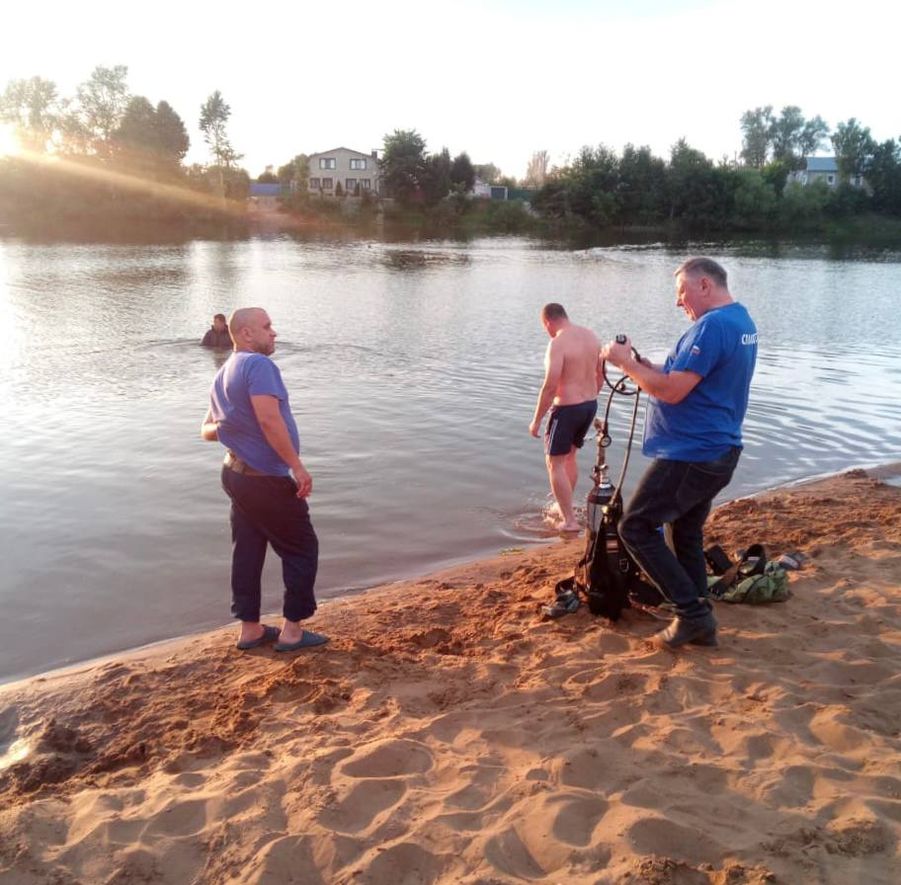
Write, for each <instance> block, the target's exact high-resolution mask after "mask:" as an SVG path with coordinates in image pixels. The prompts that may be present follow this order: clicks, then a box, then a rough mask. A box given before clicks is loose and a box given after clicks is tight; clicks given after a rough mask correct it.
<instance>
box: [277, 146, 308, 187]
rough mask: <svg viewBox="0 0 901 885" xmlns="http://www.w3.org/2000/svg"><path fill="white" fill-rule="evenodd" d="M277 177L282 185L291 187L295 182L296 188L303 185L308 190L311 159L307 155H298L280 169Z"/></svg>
mask: <svg viewBox="0 0 901 885" xmlns="http://www.w3.org/2000/svg"><path fill="white" fill-rule="evenodd" d="M277 175H278V180H279V181H280V182H281V183H282V184H286V185H290V184H291V183H292V182H295V186H296V185H302V186H303V187H304V188H306V184H307V180H308V179H309V177H310V161H309V158H308V157H307V155H306V154H297V155H296V156H295V157H294V159H293V160H290V161H289V162H287V163H285V165H284V166H279V167H278V173H277Z"/></svg>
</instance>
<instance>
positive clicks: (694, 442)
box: [642, 301, 757, 462]
mask: <svg viewBox="0 0 901 885" xmlns="http://www.w3.org/2000/svg"><path fill="white" fill-rule="evenodd" d="M756 361H757V327H756V326H755V325H754V321H753V320H752V319H751V316H750V314H749V313H748V311H747V309H746V308H745V307H744V305H742V304H739V303H738V302H737V301H735V302H732V303H731V304H726V305H724V306H723V307H717V308H714V309H713V310H709V311H707V313H705V314H704V315H703V316H701V317H699V318H698V320H697V321H696V322H695V323H694V324H693V325H692V326H691V328H689V329H688V331H686V333H685V334H684V335H683V336H682V337H681V338H680V339H679V342H678V344H676V347H675V349H674V350H673V352H672V353H671V354H670V355H669V356H668V357H667V358H666V363H665V364H664V366H663V371H664V372H673V371H676V372H695V373H697V374H698V375H700V376H701V380H700V381H699V382H698V383H697V385H696V386H695V387H694V389H693V390H692V391H691V393H689V394H688V396H686V397H685V399H683V400H682V402H680V403H676V404H675V405H669V404H667V403H663V402H660V401H659V400H658V399H656V398H655V397H651V398H650V400H649V402H648V410H647V415H646V417H645V424H644V443H643V445H642V451H643V452H644V454H645V455H647V456H648V457H651V458H667V459H669V460H671V461H695V462H697V461H713V460H715V459H716V458H720V457H722V456H723V455H725V454H726V452H728V450H729V448H730V447H731V446H739V447H740V446H741V424H742V421H743V420H744V417H745V412H746V411H747V409H748V391H749V389H750V387H751V376H752V375H753V374H754V365H755V363H756Z"/></svg>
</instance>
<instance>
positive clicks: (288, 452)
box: [200, 307, 327, 651]
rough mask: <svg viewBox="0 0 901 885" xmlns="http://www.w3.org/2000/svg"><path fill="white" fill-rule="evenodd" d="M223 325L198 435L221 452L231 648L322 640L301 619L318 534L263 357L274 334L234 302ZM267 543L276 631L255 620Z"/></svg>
mask: <svg viewBox="0 0 901 885" xmlns="http://www.w3.org/2000/svg"><path fill="white" fill-rule="evenodd" d="M228 328H229V333H230V334H231V338H232V341H233V342H234V353H233V354H232V355H231V356H230V357H229V358H228V360H227V361H226V363H225V364H224V365H223V366H222V368H221V369H219V372H218V374H217V375H216V378H215V380H214V381H213V386H212V388H211V389H210V407H209V409H208V410H207V413H206V417H205V418H204V420H203V425H202V426H201V429H200V435H201V436H202V437H203V439H205V440H209V441H219V442H221V443H222V444H223V445H224V446H225V448H226V450H227V451H226V455H225V461H224V463H223V466H222V487H223V489H224V490H225V492H226V494H227V495H228V496H229V498H230V499H231V526H232V542H233V547H232V614H233V615H234V616H235V617H236V618H238V620H240V621H241V633H240V635H239V637H238V648H239V649H242V650H246V649H251V648H257V647H258V646H261V645H263V644H265V643H269V642H273V643H275V650H276V651H297V650H299V649H301V648H308V647H311V646H314V645H322V644H323V643H324V642H326V641H327V639H326V637H325V636H322V635H320V634H318V633H314V632H312V631H311V630H304V629H303V628H302V627H301V621H302V620H305V619H306V618H309V617H311V616H312V615H313V613H314V612H315V611H316V598H315V596H314V595H313V585H314V583H315V581H316V571H317V567H318V562H319V541H318V539H317V538H316V532H315V531H314V530H313V526H312V524H311V522H310V512H309V508H308V506H307V501H306V499H307V496H308V495H309V494H310V492H311V491H312V490H313V478H312V477H311V476H310V474H309V473H308V472H307V469H306V467H304V465H303V462H302V461H301V460H300V437H299V434H298V432H297V424H296V423H295V421H294V416H293V415H292V414H291V407H290V405H289V404H288V391H287V390H286V389H285V384H284V382H283V381H282V376H281V372H279V370H278V366H276V365H275V363H273V362H272V360H271V359H269V356H270V354H272V353H274V352H275V339H276V332H275V329H273V328H272V321H271V320H270V319H269V315H268V314H267V313H266V311H265V310H262V309H261V308H259V307H245V308H241V309H239V310H236V311H235V312H234V313H233V314H232V315H231V317H230V318H229V321H228ZM269 545H271V546H272V549H273V550H275V552H276V553H277V554H278V555H279V557H280V558H281V560H282V574H283V576H284V582H285V595H284V605H283V609H282V611H283V615H284V623H283V624H282V627H281V630H279V629H278V628H277V627H274V626H266V625H263V624H261V623H260V606H261V587H260V582H261V577H262V572H263V562H264V561H265V558H266V548H267V546H269Z"/></svg>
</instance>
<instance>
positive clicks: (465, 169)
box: [450, 151, 476, 194]
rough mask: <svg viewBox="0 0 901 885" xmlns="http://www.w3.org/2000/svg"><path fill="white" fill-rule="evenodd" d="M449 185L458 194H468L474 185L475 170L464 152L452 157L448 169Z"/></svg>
mask: <svg viewBox="0 0 901 885" xmlns="http://www.w3.org/2000/svg"><path fill="white" fill-rule="evenodd" d="M450 179H451V184H452V185H453V187H454V190H456V191H457V192H458V193H464V194H468V193H469V192H470V191H471V190H472V188H473V186H474V185H475V183H476V170H475V167H474V166H473V165H472V160H470V159H469V154H467V153H466V152H465V151H464V152H463V153H461V154H457V156H456V157H454V162H453V163H451V169H450Z"/></svg>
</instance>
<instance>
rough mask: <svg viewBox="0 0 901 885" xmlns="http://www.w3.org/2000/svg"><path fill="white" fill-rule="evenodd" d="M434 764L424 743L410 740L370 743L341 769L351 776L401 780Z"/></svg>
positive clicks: (343, 772)
mask: <svg viewBox="0 0 901 885" xmlns="http://www.w3.org/2000/svg"><path fill="white" fill-rule="evenodd" d="M433 764H434V760H433V758H432V754H431V752H429V750H428V749H427V748H426V747H424V746H423V745H422V744H418V743H415V742H414V741H407V740H385V741H380V742H377V743H375V744H369V745H367V746H366V747H364V748H363V749H362V750H361V751H360V752H358V753H355V754H354V755H353V756H352V757H351V758H350V759H349V760H348V761H347V762H345V763H343V764H342V765H341V767H340V771H341V773H342V774H345V775H347V776H348V777H357V778H364V777H374V778H385V777H400V776H401V775H405V774H423V773H424V772H426V771H429V769H431V767H432V766H433Z"/></svg>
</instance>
